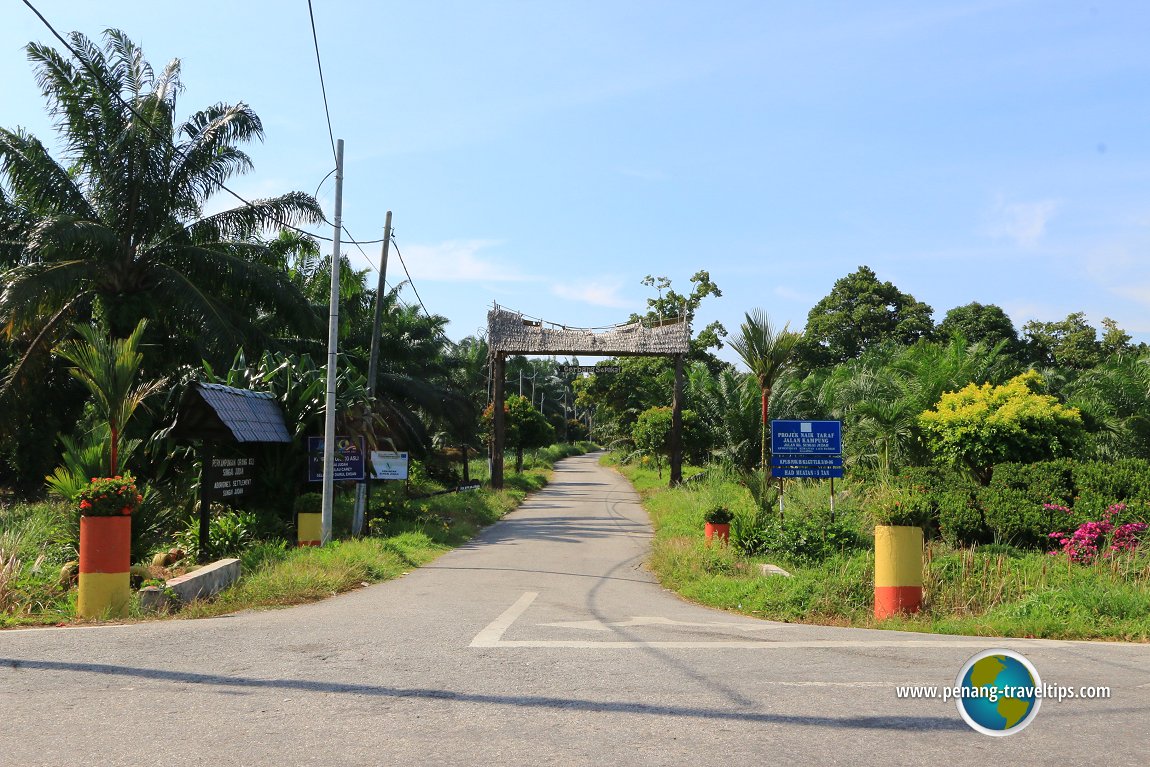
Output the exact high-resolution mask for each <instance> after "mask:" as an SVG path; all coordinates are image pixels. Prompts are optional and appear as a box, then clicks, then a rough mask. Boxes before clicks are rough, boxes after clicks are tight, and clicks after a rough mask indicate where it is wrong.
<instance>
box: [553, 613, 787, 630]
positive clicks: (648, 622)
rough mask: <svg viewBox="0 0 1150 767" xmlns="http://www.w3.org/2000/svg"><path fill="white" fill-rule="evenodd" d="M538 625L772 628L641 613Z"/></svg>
mask: <svg viewBox="0 0 1150 767" xmlns="http://www.w3.org/2000/svg"><path fill="white" fill-rule="evenodd" d="M539 625H540V626H548V627H552V628H560V629H581V630H584V631H610V630H611V627H612V626H619V627H622V628H631V627H632V626H690V627H696V628H710V629H733V630H735V631H766V630H767V629H770V628H773V627H772V626H769V625H767V624H763V625H761V626H759V625H755V624H753V623H715V622H711V623H691V622H689V621H676V620H671V619H670V618H656V617H646V616H642V615H637V616H635V617H633V618H630V619H629V620H625V621H618V622H616V623H603V622H602V621H560V622H559V623H540V624H539Z"/></svg>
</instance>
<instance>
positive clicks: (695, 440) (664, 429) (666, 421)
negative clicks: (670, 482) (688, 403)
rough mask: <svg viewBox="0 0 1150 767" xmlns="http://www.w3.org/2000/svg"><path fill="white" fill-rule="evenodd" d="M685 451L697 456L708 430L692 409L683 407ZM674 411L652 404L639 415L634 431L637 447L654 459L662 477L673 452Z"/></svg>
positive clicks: (632, 432)
mask: <svg viewBox="0 0 1150 767" xmlns="http://www.w3.org/2000/svg"><path fill="white" fill-rule="evenodd" d="M682 417H683V452H684V453H685V454H688V455H691V456H693V457H696V458H697V457H698V456H699V455H700V454H701V453H702V452H703V451H704V449H705V446H706V432H705V431H704V429H703V425H702V423H701V422H700V421H699V416H698V415H696V413H695V412H694V411H693V410H683V413H682ZM673 418H674V414H673V413H672V411H671V408H669V407H653V408H651V409H649V410H645V411H644V412H642V413H640V414H639V417H638V419H636V421H635V425H634V427H633V428H632V430H631V439H632V440H633V441H634V443H635V449H636V450H637V451H638V452H640V453H642V454H643V455H646V456H650V457H651V458H654V459H655V466H656V468H657V469H658V471H659V478H660V479H662V477H663V459H664V458H668V459H669V458H670V455H671V431H672V429H671V427H672V422H673Z"/></svg>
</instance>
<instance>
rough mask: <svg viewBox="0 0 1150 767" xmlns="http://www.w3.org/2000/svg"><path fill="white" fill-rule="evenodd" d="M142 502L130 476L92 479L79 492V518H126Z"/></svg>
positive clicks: (141, 497)
mask: <svg viewBox="0 0 1150 767" xmlns="http://www.w3.org/2000/svg"><path fill="white" fill-rule="evenodd" d="M143 500H144V497H143V496H142V495H140V491H139V490H138V489H137V488H136V480H135V479H133V478H132V475H131V474H124V475H116V476H115V477H93V478H92V481H91V482H89V483H88V484H87V485H86V486H85V487H84V489H83V490H81V491H80V516H83V517H119V516H128V515H130V514H131V513H132V512H134V511H135V510H136V509H138V508H139V507H140V502H141V501H143Z"/></svg>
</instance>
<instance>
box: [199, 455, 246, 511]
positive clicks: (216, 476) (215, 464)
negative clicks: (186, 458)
mask: <svg viewBox="0 0 1150 767" xmlns="http://www.w3.org/2000/svg"><path fill="white" fill-rule="evenodd" d="M255 468H256V459H255V458H214V457H213V458H209V459H208V460H207V462H206V463H205V464H204V476H203V480H202V481H203V483H204V491H205V493H206V495H207V497H208V500H210V501H228V500H231V499H233V498H239V497H241V496H244V495H247V492H248V491H249V490H250V489H251V487H252V479H253V477H254V476H255Z"/></svg>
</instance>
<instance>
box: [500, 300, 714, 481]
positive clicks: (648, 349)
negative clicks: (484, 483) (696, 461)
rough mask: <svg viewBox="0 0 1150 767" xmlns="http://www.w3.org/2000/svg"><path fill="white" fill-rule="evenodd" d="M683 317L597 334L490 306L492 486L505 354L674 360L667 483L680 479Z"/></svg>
mask: <svg viewBox="0 0 1150 767" xmlns="http://www.w3.org/2000/svg"><path fill="white" fill-rule="evenodd" d="M690 340H691V329H690V327H688V325H687V318H686V317H679V318H677V319H671V320H662V321H654V322H647V321H642V320H640V321H638V322H628V323H625V324H622V325H614V326H612V327H610V328H606V329H602V330H600V331H599V332H596V330H595V329H592V328H572V327H569V326H566V325H557V324H555V323H544V322H543V320H533V319H528V318H525V317H524V316H523V315H522V314H519V313H518V312H512V311H508V310H507V309H502V308H500V307H499V306H495V307H494V308H493V309H492V310H491V311H489V312H488V313H487V343H488V344H489V348H490V350H491V351H490V353H491V359H492V378H493V380H492V388H491V402H492V411H493V412H492V419H491V426H492V430H493V431H494V434H493V435H492V438H491V486H492V487H493V488H496V489H500V488H502V487H503V447H504V431H505V429H506V423H505V420H506V419H505V418H504V414H503V396H504V394H503V378H504V376H505V375H506V363H507V355H508V354H570V355H576V354H577V355H587V356H591V357H673V358H674V360H675V392H674V396H673V398H672V400H671V402H672V413H673V415H672V428H671V484H672V485H675V484H678V483H680V482H682V481H683V434H682V432H683V359H684V355H686V354H687V352H688V350H689V349H690Z"/></svg>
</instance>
